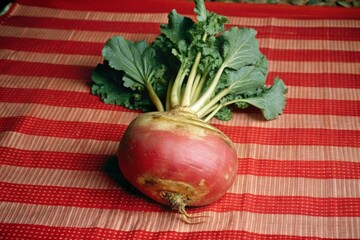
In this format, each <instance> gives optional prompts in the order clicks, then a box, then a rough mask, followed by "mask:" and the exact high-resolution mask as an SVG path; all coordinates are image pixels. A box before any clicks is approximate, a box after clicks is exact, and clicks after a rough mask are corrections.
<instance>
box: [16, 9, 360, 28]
mask: <svg viewBox="0 0 360 240" xmlns="http://www.w3.org/2000/svg"><path fill="white" fill-rule="evenodd" d="M167 14H168V13H126V12H125V13H116V12H99V11H91V12H88V11H76V10H65V9H62V10H59V9H52V8H44V7H35V6H23V5H19V4H17V5H15V9H14V11H13V12H12V13H11V15H12V16H27V17H50V18H59V19H79V20H84V19H85V20H92V21H110V22H140V23H141V22H146V23H159V24H160V23H165V22H167ZM180 14H181V13H180ZM190 17H192V18H194V16H193V15H191V16H190ZM228 19H229V21H230V23H231V24H236V25H245V26H253V27H255V26H280V27H342V28H360V21H358V20H346V19H344V20H342V19H336V20H335V19H319V20H316V21H314V20H311V19H310V20H309V19H282V18H249V17H233V16H228Z"/></svg>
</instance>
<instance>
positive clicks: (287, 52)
mask: <svg viewBox="0 0 360 240" xmlns="http://www.w3.org/2000/svg"><path fill="white" fill-rule="evenodd" d="M0 45H3V46H5V47H6V49H10V50H15V51H26V52H39V53H61V54H78V55H91V56H101V50H102V48H103V46H104V43H97V42H77V41H62V40H45V39H31V38H16V37H2V38H0ZM261 51H262V53H263V54H264V55H266V57H267V58H268V59H269V60H277V61H312V62H321V61H327V62H360V52H351V51H325V50H291V49H270V48H262V49H261ZM332 75H333V74H331V75H330V77H331V76H332ZM356 76H358V75H356ZM346 79H348V78H346ZM314 82H317V81H314ZM336 82H340V84H341V82H342V81H336Z"/></svg>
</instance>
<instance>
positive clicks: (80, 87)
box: [0, 75, 360, 101]
mask: <svg viewBox="0 0 360 240" xmlns="http://www.w3.org/2000/svg"><path fill="white" fill-rule="evenodd" d="M0 77H1V78H0V87H9V88H26V89H51V90H60V91H70V92H86V93H90V89H89V85H88V81H90V79H84V80H82V79H80V80H76V81H75V80H74V79H66V78H50V77H33V76H13V75H0ZM285 82H286V79H285ZM286 96H287V98H305V99H334V100H352V101H358V100H360V88H358V89H356V88H323V87H299V86H290V87H289V91H288V93H287V95H286Z"/></svg>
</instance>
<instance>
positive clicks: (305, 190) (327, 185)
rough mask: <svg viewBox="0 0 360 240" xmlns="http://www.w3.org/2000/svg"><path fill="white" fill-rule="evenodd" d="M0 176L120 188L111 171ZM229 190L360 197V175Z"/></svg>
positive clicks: (279, 180) (247, 183)
mask: <svg viewBox="0 0 360 240" xmlns="http://www.w3.org/2000/svg"><path fill="white" fill-rule="evenodd" d="M0 172H2V174H0V180H1V181H3V182H8V183H14V184H30V185H46V186H61V187H76V188H91V189H119V186H118V184H117V183H116V182H115V181H114V180H113V179H112V178H109V175H108V174H107V173H105V172H100V171H77V170H61V169H48V168H27V167H17V166H11V165H2V166H0ZM229 193H235V194H245V193H248V194H256V195H264V196H299V197H318V198H332V197H339V198H345V197H349V198H350V197H351V198H358V197H360V179H313V178H297V177H268V176H254V175H237V177H236V180H235V183H234V185H233V186H232V187H231V188H230V189H229Z"/></svg>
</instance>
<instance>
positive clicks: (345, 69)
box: [0, 50, 360, 74]
mask: <svg viewBox="0 0 360 240" xmlns="http://www.w3.org/2000/svg"><path fill="white" fill-rule="evenodd" d="M0 59H7V60H15V61H27V62H40V63H51V64H65V65H80V66H90V67H91V66H96V65H97V64H98V63H101V62H102V57H101V55H99V56H89V55H77V54H60V53H56V54H55V53H36V52H22V51H10V50H1V51H0ZM269 71H271V72H277V73H282V72H283V73H287V72H291V73H293V72H296V73H340V74H360V63H345V62H298V61H269Z"/></svg>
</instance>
